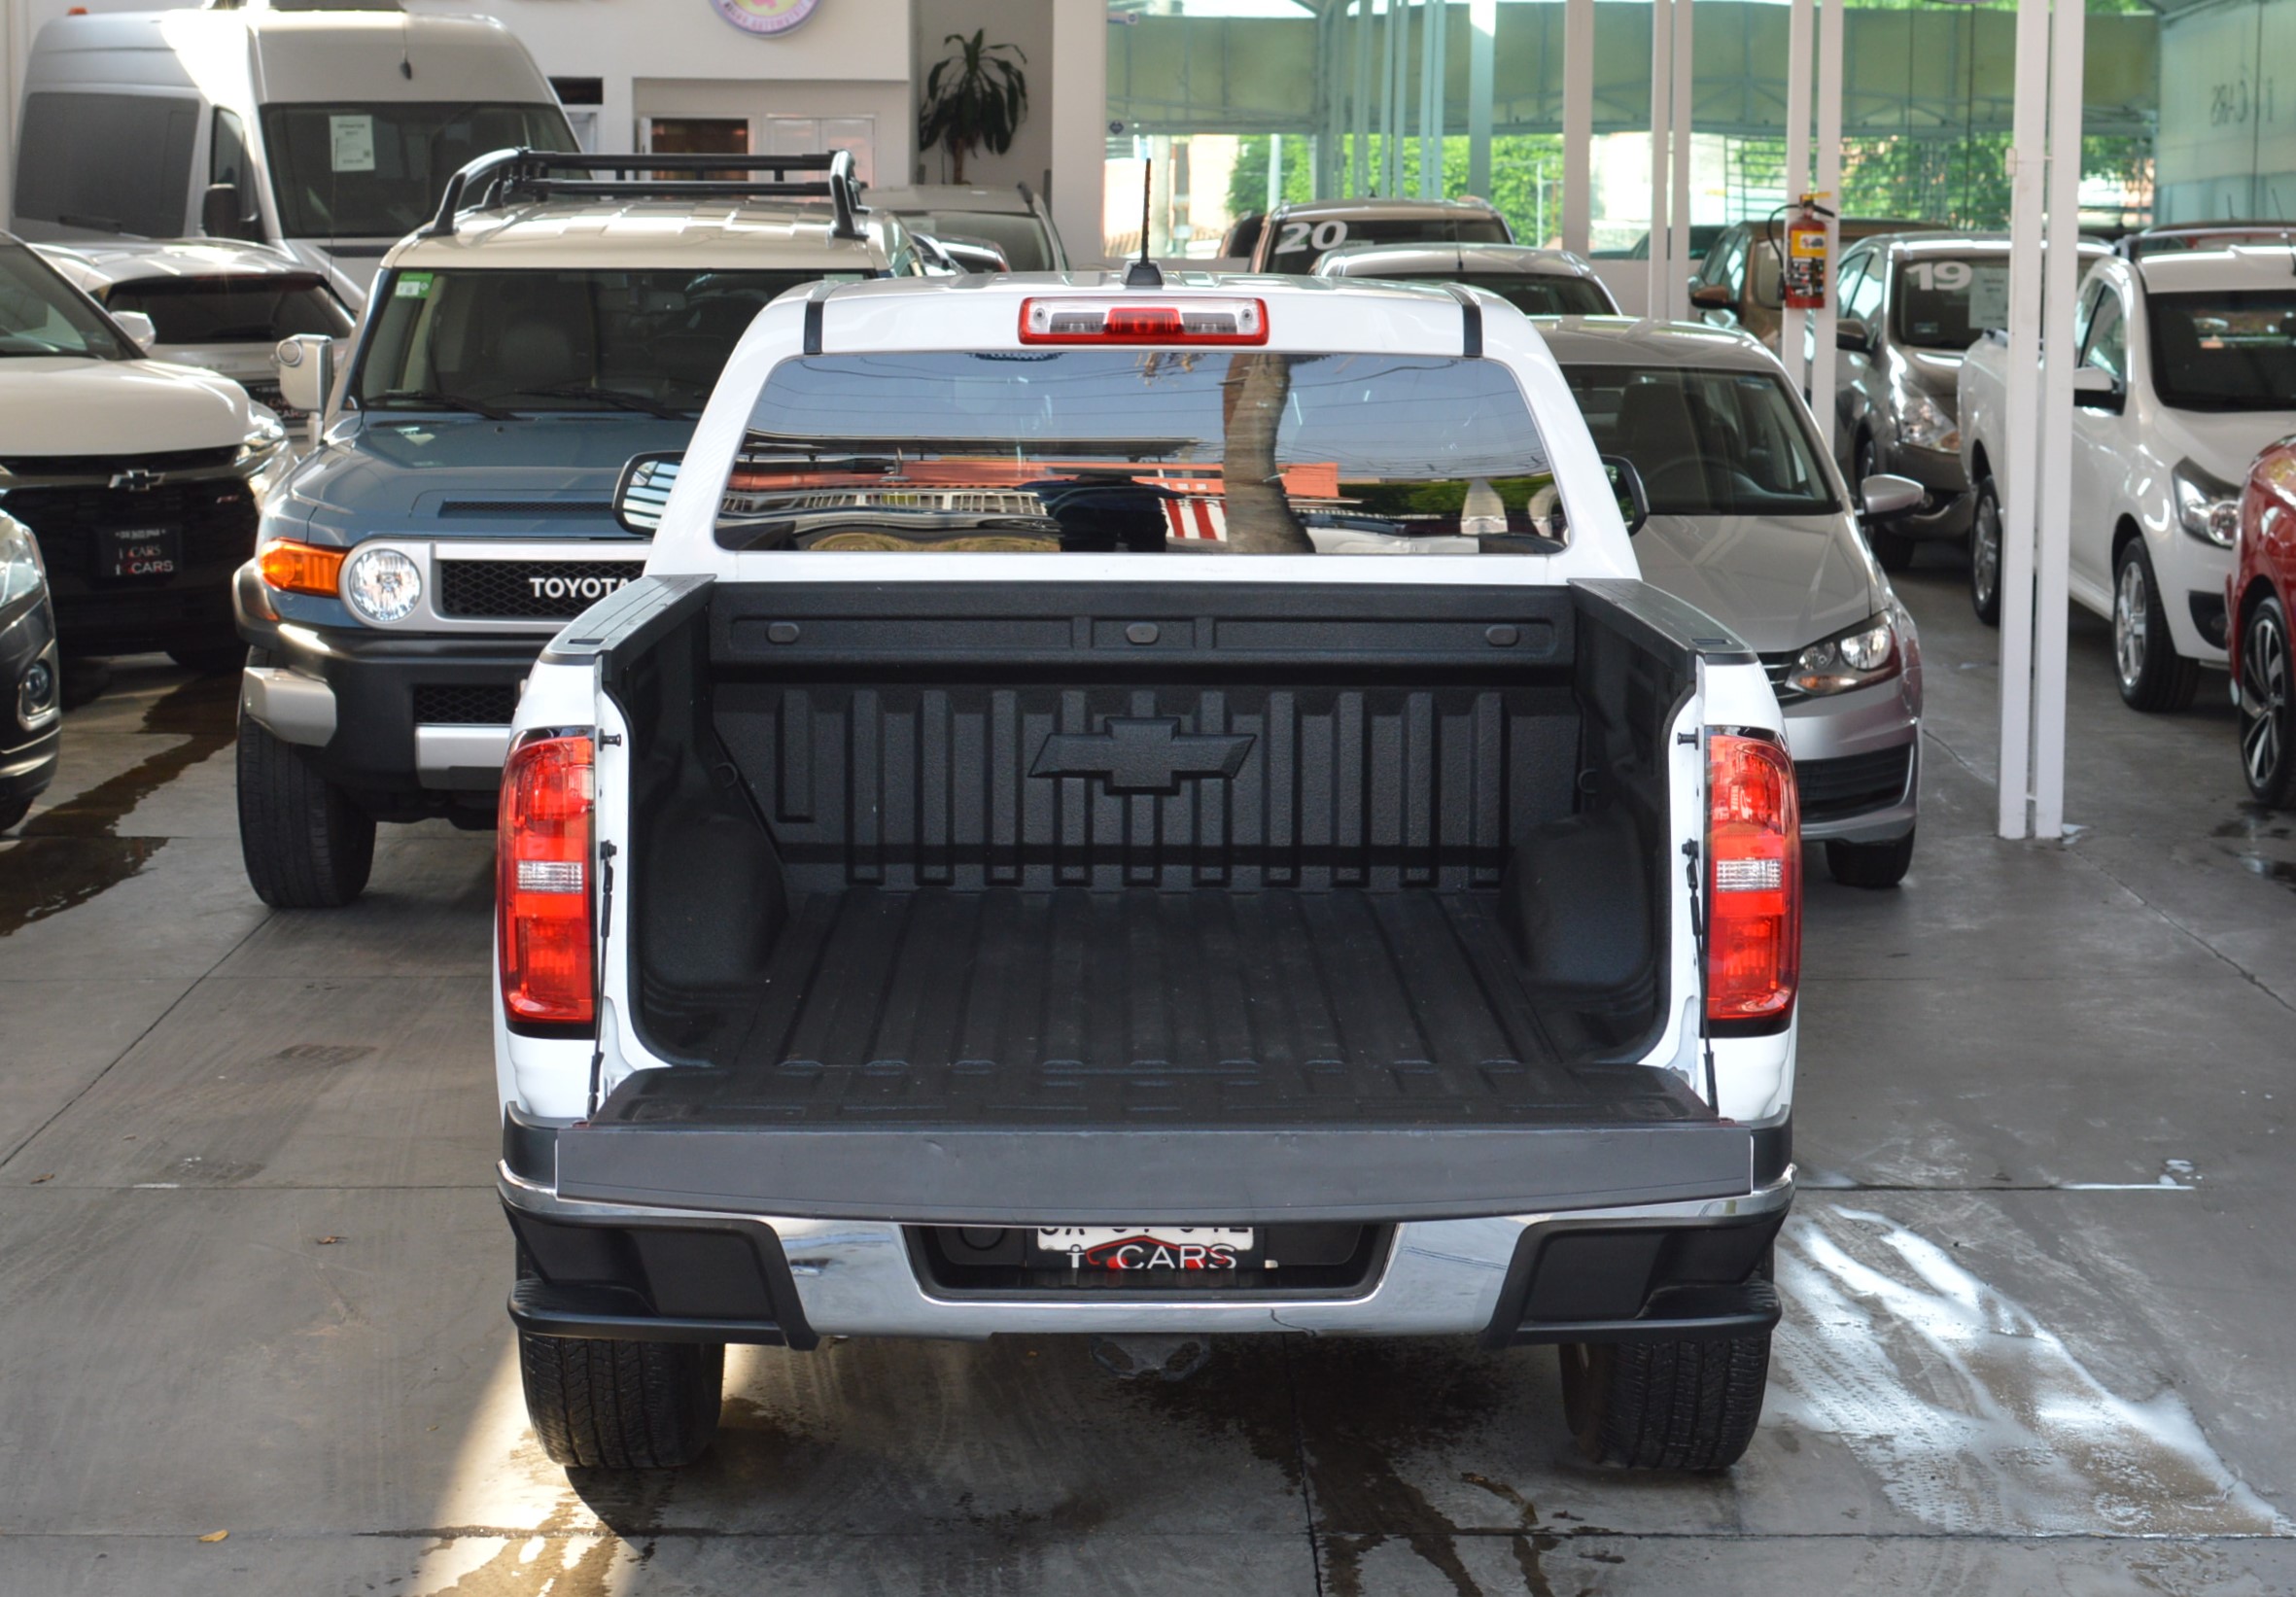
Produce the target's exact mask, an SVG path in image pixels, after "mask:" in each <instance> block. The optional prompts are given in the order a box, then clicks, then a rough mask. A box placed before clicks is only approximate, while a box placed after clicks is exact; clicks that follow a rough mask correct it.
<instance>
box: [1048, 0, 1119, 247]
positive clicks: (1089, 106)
mask: <svg viewBox="0 0 2296 1597" xmlns="http://www.w3.org/2000/svg"><path fill="white" fill-rule="evenodd" d="M1051 81H1052V83H1053V84H1054V85H1055V86H1056V87H1055V91H1054V94H1053V104H1052V112H1051V115H1052V132H1053V139H1052V146H1053V152H1054V154H1053V191H1052V192H1051V193H1050V194H1049V195H1047V196H1046V197H1047V198H1048V199H1049V200H1050V201H1051V202H1052V211H1053V225H1054V226H1057V227H1059V228H1060V229H1061V242H1062V243H1064V244H1065V245H1067V247H1068V260H1069V262H1070V263H1071V264H1072V265H1075V266H1079V267H1088V266H1094V265H1097V264H1098V263H1099V262H1100V261H1102V260H1106V259H1107V254H1108V245H1107V240H1106V239H1105V238H1104V237H1103V236H1102V233H1101V229H1102V227H1103V226H1104V220H1103V218H1102V216H1101V196H1102V193H1103V191H1105V189H1106V187H1107V179H1108V162H1107V158H1106V154H1105V153H1106V151H1107V148H1108V14H1107V8H1106V7H1105V5H1104V4H1102V3H1101V0H1055V3H1054V6H1053V59H1052V77H1051Z"/></svg>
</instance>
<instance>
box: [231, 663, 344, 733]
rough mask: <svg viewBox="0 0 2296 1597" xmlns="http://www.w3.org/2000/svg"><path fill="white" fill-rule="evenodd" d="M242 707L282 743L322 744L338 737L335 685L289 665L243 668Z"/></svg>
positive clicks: (248, 716) (240, 698)
mask: <svg viewBox="0 0 2296 1597" xmlns="http://www.w3.org/2000/svg"><path fill="white" fill-rule="evenodd" d="M239 708H240V709H241V710H243V711H245V712H247V718H248V719H249V720H251V721H253V722H255V723H256V724H257V725H258V726H260V727H261V728H263V730H265V731H266V732H268V733H270V734H271V736H273V737H275V738H277V739H279V740H280V741H281V742H282V743H295V744H301V745H303V746H305V747H309V748H322V747H325V746H327V745H328V744H329V743H330V742H331V741H332V740H333V738H334V689H333V688H331V687H330V686H328V685H327V684H326V683H325V682H323V681H321V680H319V679H318V678H317V677H305V676H304V675H302V674H301V673H300V672H297V671H291V670H289V669H288V668H287V667H285V666H249V667H248V668H247V669H246V670H245V671H243V672H241V673H240V676H239Z"/></svg>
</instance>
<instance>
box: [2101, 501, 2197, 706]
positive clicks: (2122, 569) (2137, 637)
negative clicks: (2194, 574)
mask: <svg viewBox="0 0 2296 1597" xmlns="http://www.w3.org/2000/svg"><path fill="white" fill-rule="evenodd" d="M2112 664H2113V675H2114V676H2115V677H2117V678H2118V679H2119V682H2120V689H2121V700H2122V702H2123V703H2124V704H2126V705H2128V706H2129V708H2130V709H2132V710H2154V711H2157V710H2182V709H2184V708H2185V706H2187V705H2189V704H2191V703H2192V695H2193V690H2194V689H2195V688H2197V687H2198V686H2199V685H2200V678H2201V668H2200V666H2199V665H2198V664H2197V663H2195V662H2194V661H2193V660H2191V659H2189V658H2187V657H2186V656H2184V655H2181V654H2179V653H2177V652H2176V643H2175V641H2174V639H2172V638H2171V637H2170V636H2169V615H2168V611H2167V610H2165V609H2164V608H2162V607H2161V594H2160V584H2159V583H2158V582H2157V581H2156V580H2154V577H2153V574H2152V557H2151V556H2150V555H2147V554H2146V553H2145V552H2144V539H2142V538H2130V539H2129V541H2128V542H2126V543H2124V544H2123V545H2121V552H2120V553H2119V554H2118V555H2116V556H2115V557H2114V559H2113V573H2112Z"/></svg>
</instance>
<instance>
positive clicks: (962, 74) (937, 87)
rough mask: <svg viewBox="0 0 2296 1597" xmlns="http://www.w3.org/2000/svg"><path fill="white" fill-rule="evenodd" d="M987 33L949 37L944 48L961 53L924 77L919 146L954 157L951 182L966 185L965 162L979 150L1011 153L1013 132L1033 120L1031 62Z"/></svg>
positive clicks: (942, 61) (951, 55) (936, 64)
mask: <svg viewBox="0 0 2296 1597" xmlns="http://www.w3.org/2000/svg"><path fill="white" fill-rule="evenodd" d="M988 32H989V30H988V29H987V28H979V29H976V30H975V31H974V33H973V36H972V37H971V38H969V39H968V38H966V37H965V36H964V35H963V34H961V33H952V34H950V35H949V36H948V37H947V38H946V39H944V40H942V41H941V43H943V44H944V45H955V46H956V47H957V49H956V50H955V51H953V52H950V53H949V54H948V55H946V56H944V57H943V58H942V59H940V60H938V61H936V62H934V63H933V69H932V71H931V72H929V73H927V74H926V75H925V80H924V109H923V110H922V112H921V113H920V114H919V116H918V120H917V144H918V148H920V149H922V150H929V149H931V148H932V147H933V146H934V145H936V144H938V145H940V146H942V147H943V148H944V149H946V150H947V151H948V152H949V167H950V171H949V180H950V181H951V182H952V183H962V182H963V181H964V157H965V156H968V155H970V154H972V152H973V151H974V149H976V148H979V149H985V150H987V151H988V152H989V153H990V154H991V155H996V156H1001V155H1003V154H1004V153H1005V152H1006V151H1007V150H1010V149H1011V148H1012V147H1013V130H1014V129H1015V128H1017V127H1019V126H1020V125H1021V120H1022V119H1023V118H1025V117H1026V116H1027V115H1028V79H1027V76H1026V74H1025V73H1023V72H1022V70H1021V65H1022V63H1025V62H1026V60H1027V59H1028V57H1027V55H1026V53H1024V52H1023V51H1022V50H1021V47H1020V46H1018V45H991V44H989V43H987V42H986V39H987V35H988ZM1008 55H1009V56H1010V57H1011V59H1009V60H1008V59H1006V57H1007V56H1008Z"/></svg>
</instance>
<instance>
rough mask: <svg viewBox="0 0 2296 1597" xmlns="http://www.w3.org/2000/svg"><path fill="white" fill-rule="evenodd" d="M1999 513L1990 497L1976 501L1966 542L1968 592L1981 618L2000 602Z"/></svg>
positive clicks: (1997, 507)
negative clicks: (1972, 526)
mask: <svg viewBox="0 0 2296 1597" xmlns="http://www.w3.org/2000/svg"><path fill="white" fill-rule="evenodd" d="M2000 589H2001V514H2000V506H1999V505H1998V504H1996V503H1994V502H1993V496H1992V495H1991V494H1983V495H1980V496H1979V497H1978V500H1977V519H1976V523H1975V527H1974V532H1973V536H1972V537H1971V538H1970V539H1969V593H1970V596H1971V597H1972V598H1973V599H1974V600H1975V601H1976V602H1977V613H1978V614H1980V615H1983V614H1984V613H1985V612H1986V611H1988V610H1990V609H1992V608H1993V607H1994V606H1995V605H1996V604H1998V603H1999V602H2000Z"/></svg>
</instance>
